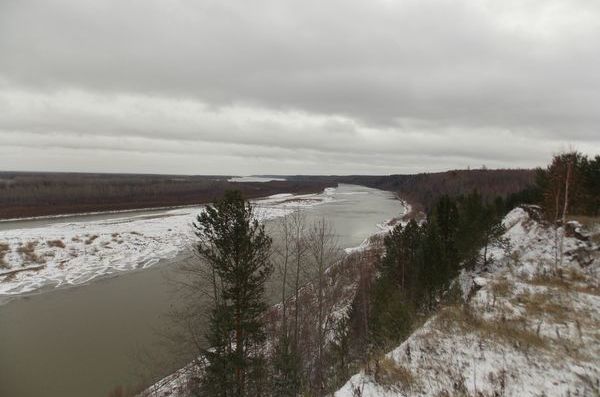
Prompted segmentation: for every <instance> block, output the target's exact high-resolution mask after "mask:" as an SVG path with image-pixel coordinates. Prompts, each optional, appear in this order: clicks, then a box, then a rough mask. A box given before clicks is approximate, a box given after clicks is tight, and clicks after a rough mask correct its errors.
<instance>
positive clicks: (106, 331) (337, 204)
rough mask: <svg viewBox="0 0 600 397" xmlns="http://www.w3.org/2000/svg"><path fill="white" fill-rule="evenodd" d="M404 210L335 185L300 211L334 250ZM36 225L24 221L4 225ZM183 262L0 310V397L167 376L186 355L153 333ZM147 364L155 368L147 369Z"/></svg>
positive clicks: (100, 388) (376, 193) (105, 389)
mask: <svg viewBox="0 0 600 397" xmlns="http://www.w3.org/2000/svg"><path fill="white" fill-rule="evenodd" d="M403 211H404V207H403V205H402V203H401V202H400V201H398V200H396V199H395V196H394V195H393V194H391V193H389V192H384V191H380V190H376V189H369V188H366V187H361V186H354V185H340V186H339V187H338V188H337V189H336V190H335V192H334V193H333V201H331V202H327V203H324V204H321V205H318V206H315V207H311V208H309V209H307V210H306V216H307V218H308V221H309V222H310V221H311V220H314V219H320V218H322V217H324V218H326V219H327V220H328V221H329V222H330V223H331V224H332V225H333V227H334V230H335V233H336V234H337V237H338V241H339V244H340V246H341V247H353V246H357V245H359V244H360V243H361V242H362V241H363V240H364V239H365V238H366V237H368V236H369V235H371V234H373V233H374V232H376V231H377V230H378V227H377V224H380V223H382V222H384V221H385V220H387V219H389V218H392V217H397V216H400V215H401V214H402V213H403ZM148 214H149V216H157V217H160V216H164V213H163V212H162V211H152V212H149V213H148ZM96 218H97V215H96V216H94V218H93V219H96ZM60 221H61V222H64V219H61V220H60ZM75 221H77V222H85V221H86V217H85V216H83V217H82V216H79V217H77V218H76V220H73V222H75ZM36 222H37V221H36ZM43 222H46V223H47V222H48V221H43ZM38 226H39V223H33V224H32V222H31V221H29V223H23V224H22V225H20V224H19V222H13V223H11V225H10V226H7V225H4V226H3V227H4V228H6V227H14V228H15V229H17V228H20V227H38ZM275 238H277V237H276V236H275ZM187 258H189V253H185V252H184V253H181V254H180V255H179V256H178V257H177V258H175V259H170V260H168V261H161V262H160V263H159V264H157V265H155V266H153V267H150V268H148V269H145V270H137V271H131V272H126V273H121V274H119V275H117V276H114V277H111V278H103V279H99V280H95V281H93V282H91V283H89V284H86V285H82V286H77V287H71V288H64V289H54V290H50V291H45V292H42V293H38V294H33V295H29V296H26V297H22V298H18V299H15V300H13V301H10V302H9V303H7V304H5V305H2V306H0V396H1V397H39V396H44V397H59V396H60V397H70V396H73V397H83V396H86V397H96V396H98V397H105V396H107V394H108V393H109V392H110V390H112V389H113V388H114V387H115V386H117V385H124V386H130V385H136V384H140V383H141V384H147V382H148V379H147V378H144V374H147V373H153V374H156V372H155V371H156V370H157V368H158V371H159V373H160V374H162V375H166V374H168V373H170V372H172V371H173V370H175V369H177V368H179V367H181V366H183V365H185V364H186V363H187V362H189V360H190V359H191V357H190V356H186V355H185V354H183V355H181V354H176V353H174V352H173V351H172V350H171V349H166V348H165V347H164V346H163V345H162V344H161V341H163V340H164V339H163V337H161V335H160V334H161V331H162V330H163V329H164V328H165V326H166V325H167V324H166V323H167V322H168V321H169V320H168V318H167V316H166V314H167V313H168V312H169V311H170V309H171V308H173V307H178V306H179V305H181V304H182V302H180V301H179V299H181V298H178V297H177V295H175V294H173V285H172V283H170V282H169V279H172V278H174V277H177V275H176V272H175V268H176V265H177V264H178V263H179V262H180V261H182V260H187ZM147 357H151V358H152V359H151V360H149V359H148V358H147ZM150 361H151V362H154V363H155V364H156V365H158V367H156V368H149V367H146V364H145V363H147V362H150Z"/></svg>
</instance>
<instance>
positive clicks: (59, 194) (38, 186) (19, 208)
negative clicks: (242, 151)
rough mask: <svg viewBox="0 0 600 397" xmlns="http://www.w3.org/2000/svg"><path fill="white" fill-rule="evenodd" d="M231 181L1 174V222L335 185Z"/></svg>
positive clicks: (320, 182) (124, 175)
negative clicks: (237, 192)
mask: <svg viewBox="0 0 600 397" xmlns="http://www.w3.org/2000/svg"><path fill="white" fill-rule="evenodd" d="M227 179H228V177H217V176H176V175H131V174H80V173H30V172H0V219H7V218H19V217H30V216H44V215H59V214H73V213H85V212H95V211H116V210H131V209H142V208H158V207H170V206H182V205H194V204H200V203H207V202H211V201H214V199H216V198H218V197H221V196H222V195H223V193H224V192H225V191H226V190H230V189H238V190H241V191H242V192H243V194H244V196H245V197H246V198H256V197H263V196H268V195H271V194H276V193H315V192H320V191H322V190H323V189H324V188H325V187H327V186H333V184H332V183H325V182H323V181H318V182H315V181H310V180H309V181H292V182H288V181H272V182H265V183H231V182H227Z"/></svg>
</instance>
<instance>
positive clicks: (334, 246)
mask: <svg viewBox="0 0 600 397" xmlns="http://www.w3.org/2000/svg"><path fill="white" fill-rule="evenodd" d="M307 244H308V249H309V255H310V258H311V262H312V264H313V266H314V269H315V273H316V274H315V280H314V284H315V288H316V306H317V307H316V314H317V319H316V320H317V322H316V341H315V345H316V346H315V347H316V357H315V366H314V386H315V388H314V389H315V392H316V394H317V395H323V393H324V388H325V379H324V349H325V333H326V330H327V329H326V326H327V317H328V314H329V312H330V310H329V307H328V302H327V301H326V288H327V283H328V282H329V283H334V280H333V279H332V278H331V277H327V276H328V275H327V272H328V270H329V269H330V268H331V267H332V266H333V265H334V264H335V263H336V262H338V261H339V260H341V258H342V255H341V250H340V249H339V246H338V242H337V238H336V236H335V234H334V232H333V227H332V225H331V224H330V223H328V222H327V221H326V220H325V219H324V218H322V219H320V220H317V221H315V222H314V223H313V224H312V225H311V227H310V230H309V233H308V243H307ZM329 303H331V302H329Z"/></svg>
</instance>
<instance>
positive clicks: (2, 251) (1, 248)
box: [0, 242, 10, 269]
mask: <svg viewBox="0 0 600 397" xmlns="http://www.w3.org/2000/svg"><path fill="white" fill-rule="evenodd" d="M9 251H10V246H9V245H8V243H5V242H0V269H1V268H8V263H6V261H5V260H4V257H5V256H6V254H7V253H8V252H9Z"/></svg>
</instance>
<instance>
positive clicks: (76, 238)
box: [71, 236, 81, 243]
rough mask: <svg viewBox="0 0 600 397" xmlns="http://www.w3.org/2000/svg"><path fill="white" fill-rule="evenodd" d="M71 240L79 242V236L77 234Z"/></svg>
mask: <svg viewBox="0 0 600 397" xmlns="http://www.w3.org/2000/svg"><path fill="white" fill-rule="evenodd" d="M71 241H73V242H74V243H80V242H81V238H79V236H75V237H73V238H72V239H71Z"/></svg>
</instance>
